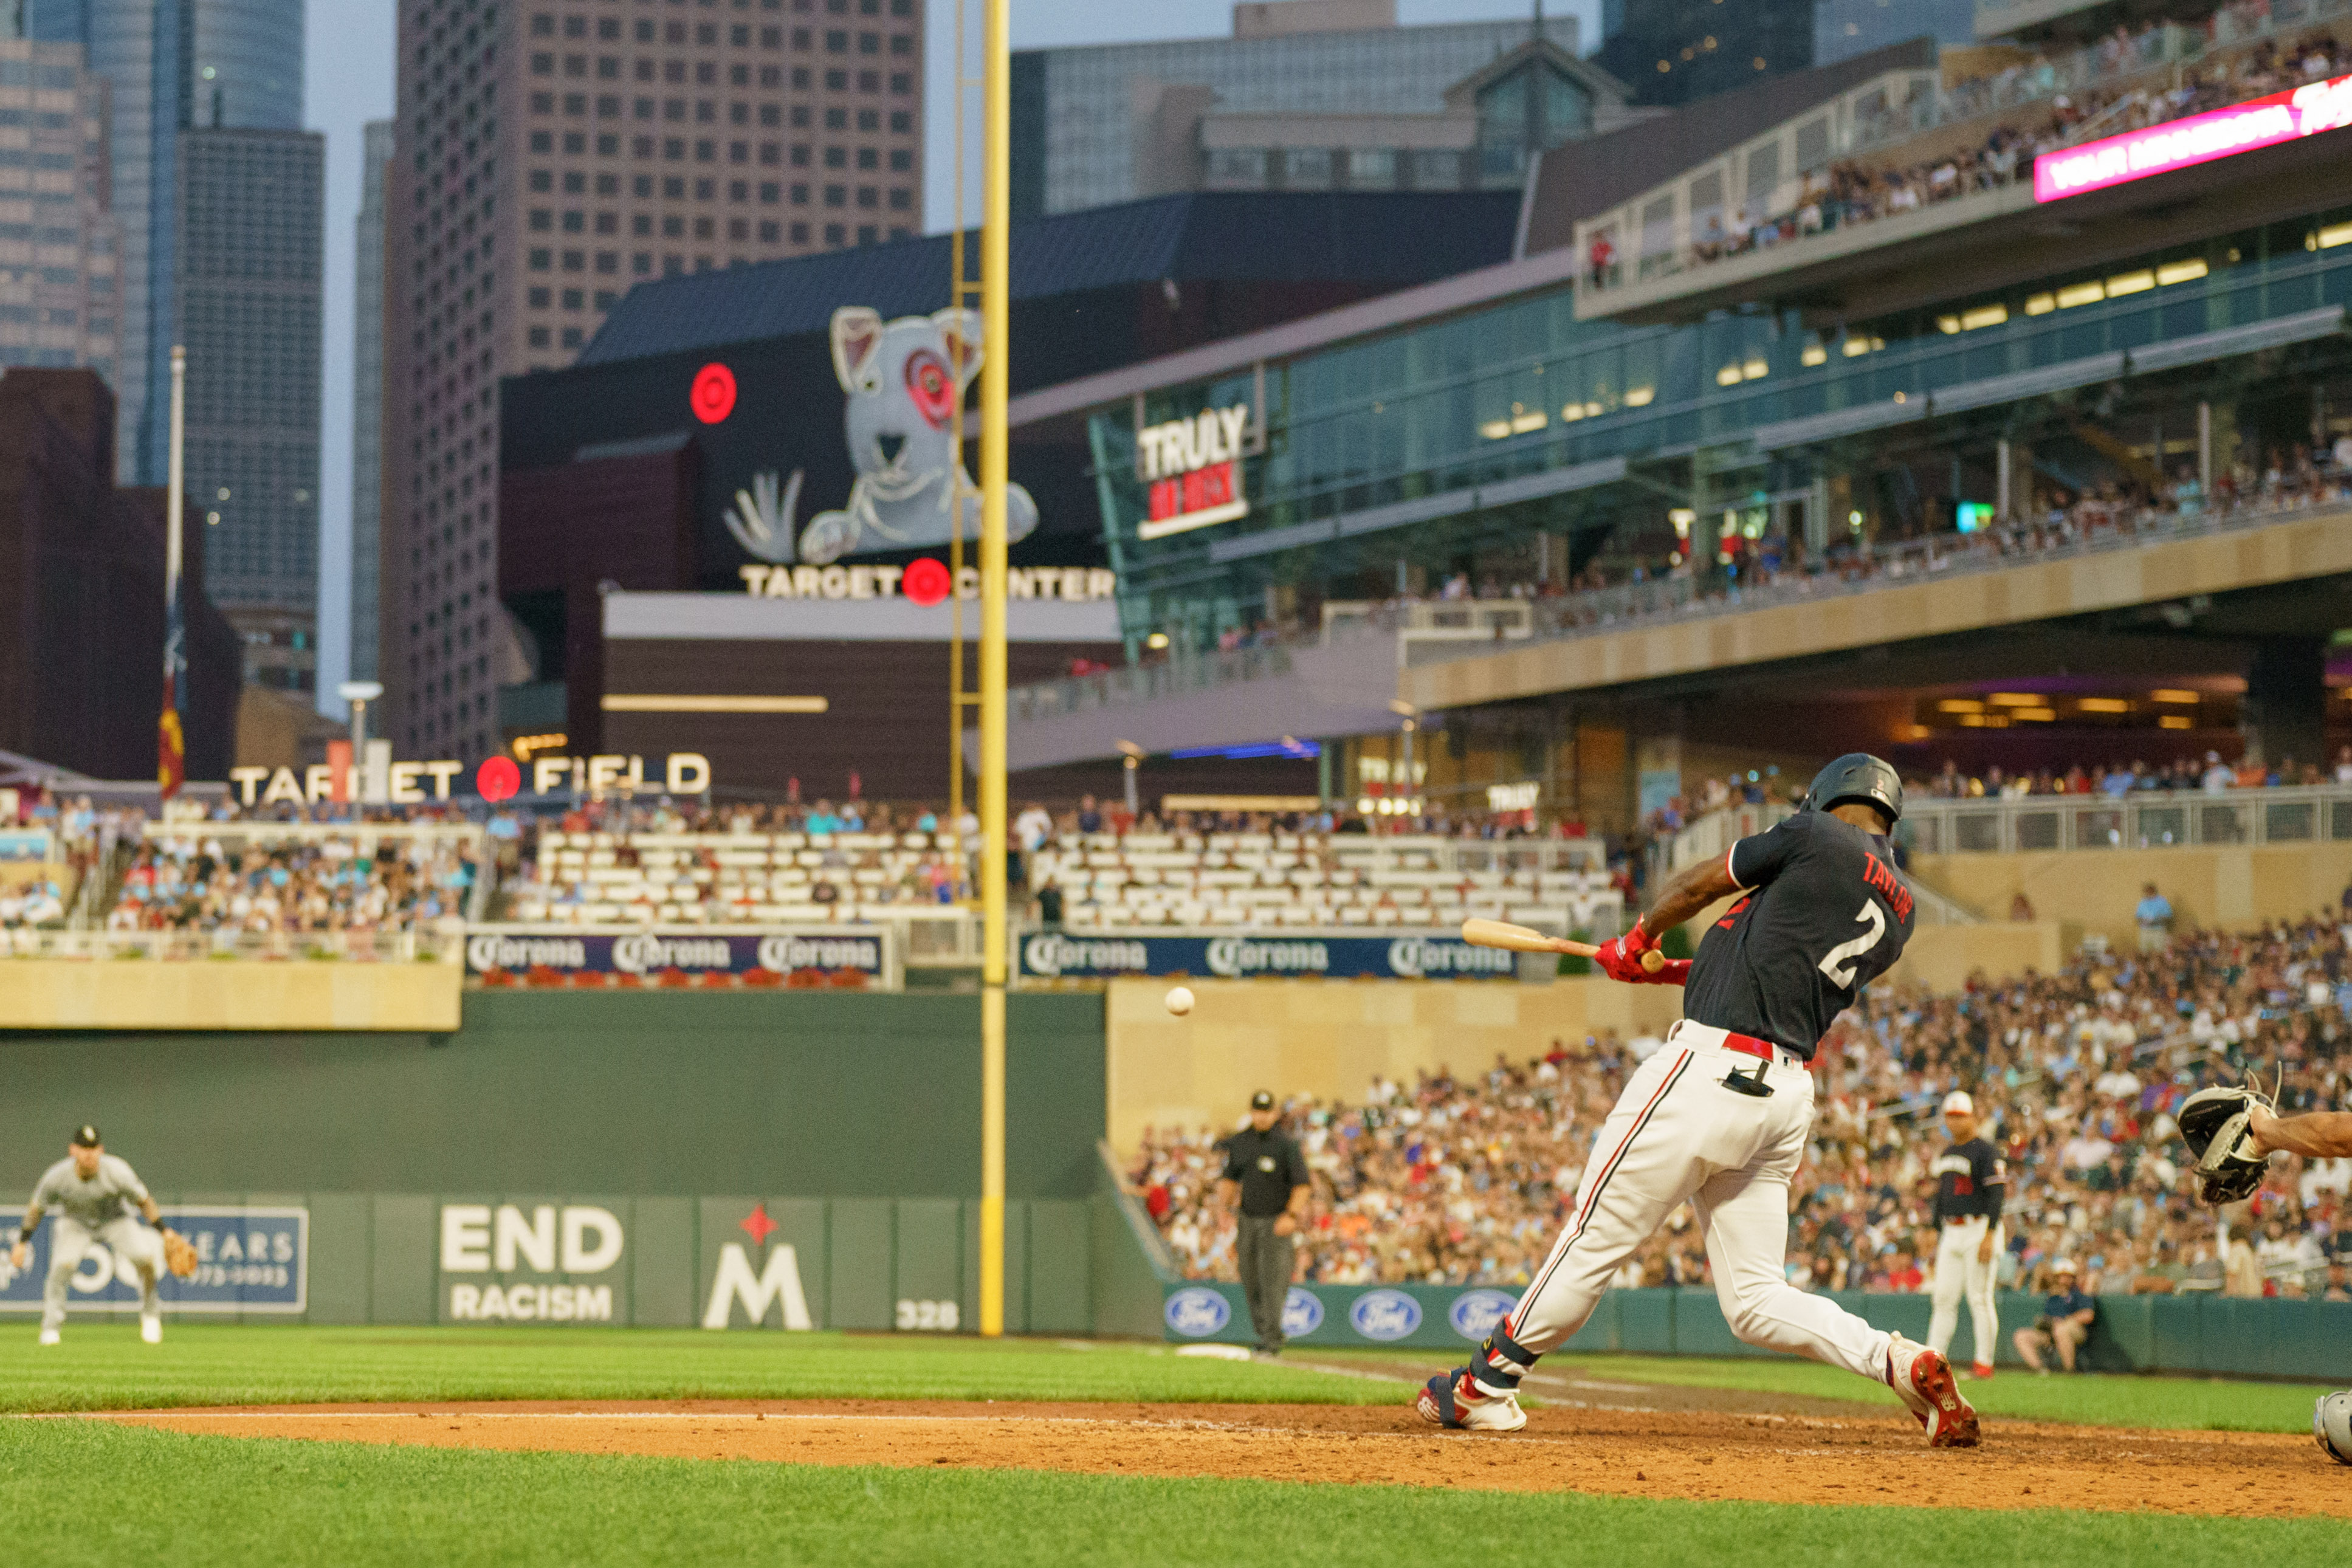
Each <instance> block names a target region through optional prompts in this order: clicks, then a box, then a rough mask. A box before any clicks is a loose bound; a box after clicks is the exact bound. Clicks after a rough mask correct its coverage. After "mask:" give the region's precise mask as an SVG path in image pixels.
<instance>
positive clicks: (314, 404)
mask: <svg viewBox="0 0 2352 1568" xmlns="http://www.w3.org/2000/svg"><path fill="white" fill-rule="evenodd" d="M178 162H179V169H180V189H179V191H178V193H177V195H176V199H175V201H174V203H173V206H174V208H175V210H176V211H177V213H178V214H179V228H178V232H177V234H176V235H175V236H174V237H173V249H174V252H175V254H176V256H177V258H178V278H177V284H178V292H177V297H176V299H175V300H174V301H173V319H174V320H175V321H177V323H178V325H179V329H180V331H179V334H178V335H179V338H180V341H181V342H183V343H184V345H185V347H186V349H187V354H188V372H187V380H188V396H187V426H186V461H187V470H186V472H187V479H186V482H187V489H188V494H189V495H190V497H191V498H192V500H194V504H195V505H196V506H197V507H198V508H200V509H202V515H203V519H204V521H205V531H206V535H207V546H208V551H209V553H210V557H211V562H212V571H211V588H212V595H213V598H214V602H215V603H216V604H218V605H220V607H221V610H222V612H223V613H224V614H225V615H226V616H228V618H229V622H230V624H231V625H232V626H236V628H237V631H238V634H239V635H240V637H242V638H243V639H244V642H245V675H246V679H247V683H248V684H251V685H257V686H265V687H268V688H271V689H276V690H281V691H298V692H306V693H307V692H309V691H310V690H312V689H314V688H315V686H316V684H317V670H318V600H319V406H320V351H321V349H322V348H323V346H324V343H323V318H324V310H325V301H324V292H325V290H324V277H325V273H324V260H323V257H324V250H325V240H326V232H325V229H326V139H325V138H324V137H323V136H320V135H319V134H317V133H316V132H307V131H227V130H218V131H216V130H212V129H209V128H207V129H200V130H193V131H190V132H186V133H185V134H184V136H183V137H182V138H181V140H180V146H179V160H178Z"/></svg>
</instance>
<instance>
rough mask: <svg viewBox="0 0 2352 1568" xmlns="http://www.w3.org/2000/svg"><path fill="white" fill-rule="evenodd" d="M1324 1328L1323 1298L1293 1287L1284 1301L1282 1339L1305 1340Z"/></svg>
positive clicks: (1312, 1292) (1309, 1291)
mask: <svg viewBox="0 0 2352 1568" xmlns="http://www.w3.org/2000/svg"><path fill="white" fill-rule="evenodd" d="M1322 1326H1323V1300H1322V1298H1321V1297H1319V1296H1318V1295H1316V1294H1315V1292H1314V1291H1312V1290H1303V1289H1299V1288H1298V1287H1297V1286H1296V1285H1293V1286H1292V1287H1291V1288H1290V1294H1289V1295H1287V1296H1285V1297H1284V1298H1283V1299H1282V1337H1283V1338H1284V1339H1286V1340H1303V1339H1305V1338H1306V1337H1307V1335H1309V1334H1311V1333H1313V1332H1314V1331H1316V1330H1318V1329H1319V1328H1321V1327H1322Z"/></svg>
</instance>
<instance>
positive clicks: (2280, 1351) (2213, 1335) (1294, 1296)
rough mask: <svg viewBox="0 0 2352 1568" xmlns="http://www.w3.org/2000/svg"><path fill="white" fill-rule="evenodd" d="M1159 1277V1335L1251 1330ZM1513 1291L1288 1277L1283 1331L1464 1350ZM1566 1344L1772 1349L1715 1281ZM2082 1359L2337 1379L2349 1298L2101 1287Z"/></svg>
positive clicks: (1853, 1307) (1199, 1337)
mask: <svg viewBox="0 0 2352 1568" xmlns="http://www.w3.org/2000/svg"><path fill="white" fill-rule="evenodd" d="M1162 1288H1163V1292H1164V1304H1163V1308H1162V1325H1161V1326H1162V1336H1163V1337H1164V1338H1165V1339H1167V1340H1168V1341H1169V1342H1171V1343H1180V1344H1181V1343H1201V1342H1211V1343H1223V1344H1247V1343H1249V1342H1250V1341H1251V1337H1252V1336H1251V1330H1250V1321H1249V1309H1248V1307H1247V1305H1246V1303H1245V1302H1244V1299H1243V1296H1242V1291H1241V1287H1240V1286H1238V1285H1223V1284H1208V1283H1204V1282H1200V1281H1190V1282H1181V1281H1175V1280H1169V1281H1164V1282H1163V1287H1162ZM1211 1299H1213V1300H1211ZM1831 1299H1832V1300H1835V1301H1836V1302H1838V1303H1839V1304H1840V1305H1841V1306H1843V1307H1844V1308H1845V1309H1846V1310H1848V1311H1851V1312H1854V1313H1858V1314H1859V1315H1860V1316H1862V1317H1863V1318H1864V1319H1866V1320H1868V1321H1870V1322H1871V1323H1872V1324H1874V1325H1875V1326H1876V1327H1878V1328H1882V1329H1888V1330H1892V1331H1895V1332H1898V1333H1902V1334H1905V1335H1907V1336H1909V1337H1910V1338H1912V1339H1915V1340H1922V1341H1924V1340H1925V1339H1926V1338H1927V1318H1928V1314H1929V1312H1930V1311H1931V1310H1933V1305H1934V1303H1933V1302H1932V1301H1931V1300H1929V1298H1928V1297H1927V1296H1926V1295H1924V1294H1911V1295H1879V1294H1865V1293H1864V1292H1862V1291H1856V1290H1844V1291H1839V1292H1837V1293H1836V1294H1835V1295H1833V1296H1832V1298H1831ZM1516 1300H1517V1291H1516V1290H1513V1289H1492V1288H1486V1287H1476V1286H1432V1285H1294V1286H1292V1287H1291V1288H1290V1300H1289V1301H1288V1303H1287V1305H1286V1311H1285V1314H1284V1316H1285V1320H1286V1322H1287V1323H1289V1324H1291V1325H1293V1326H1295V1327H1297V1329H1299V1330H1300V1331H1299V1332H1297V1333H1295V1334H1294V1335H1293V1336H1292V1342H1293V1343H1294V1344H1297V1345H1298V1346H1300V1347H1301V1348H1307V1347H1324V1348H1341V1347H1346V1348H1352V1349H1355V1350H1366V1349H1371V1348H1375V1347H1378V1346H1382V1345H1386V1346H1393V1347H1397V1348H1404V1349H1426V1350H1433V1351H1442V1352H1454V1353H1465V1354H1466V1352H1468V1351H1469V1350H1470V1348H1471V1347H1472V1346H1474V1345H1475V1344H1476V1343H1477V1342H1479V1341H1480V1340H1482V1339H1484V1338H1485V1337H1486V1334H1487V1332H1488V1331H1491V1330H1492V1328H1493V1327H1494V1324H1495V1322H1496V1319H1497V1318H1499V1317H1500V1315H1501V1314H1502V1313H1503V1312H1505V1311H1507V1310H1509V1309H1510V1307H1511V1305H1512V1304H1513V1302H1514V1301H1516ZM1215 1303H1221V1304H1222V1310H1220V1306H1219V1305H1218V1304H1215ZM2041 1310H2042V1298H2041V1297H2039V1296H2026V1295H2019V1294H2016V1293H2014V1292H2009V1293H2004V1294H2003V1295H2002V1296H2001V1297H2000V1321H2001V1333H2000V1355H1999V1358H1998V1363H1997V1364H1999V1365H2001V1366H2012V1367H2021V1366H2022V1365H2023V1364H2024V1363H2022V1362H2021V1360H2020V1358H2019V1357H2018V1354H2017V1352H2016V1350H2015V1348H2014V1347H2013V1346H2012V1345H2011V1342H2010V1333H2011V1331H2012V1330H2014V1329H2018V1328H2021V1327H2025V1326H2027V1325H2030V1324H2031V1323H2032V1321H2034V1319H2035V1318H2036V1317H2037V1316H2038V1315H2039V1314H2040V1312H2041ZM1966 1317H1967V1315H1966V1314H1965V1313H1963V1314H1962V1321H1961V1324H1960V1331H1959V1333H1958V1337H1957V1338H1955V1339H1954V1341H1953V1342H1952V1350H1953V1353H1954V1356H1955V1358H1956V1359H1957V1358H1958V1357H1961V1356H1966V1355H1969V1354H1972V1353H1974V1345H1975V1339H1974V1337H1973V1336H1974V1331H1973V1330H1972V1329H1971V1328H1970V1327H1969V1324H1968V1322H1967V1321H1966ZM1309 1324H1312V1325H1313V1326H1312V1327H1308V1325H1309ZM1567 1348H1568V1349H1570V1350H1571V1351H1580V1352H1590V1353H1594V1354H1625V1355H1686V1356H1759V1357H1760V1356H1769V1355H1774V1354H1777V1353H1778V1352H1772V1351H1764V1350H1759V1349H1757V1348H1756V1347H1755V1346H1753V1345H1748V1344H1743V1343H1741V1342H1739V1340H1738V1339H1737V1338H1735V1337H1734V1336H1733V1334H1732V1332H1731V1329H1730V1326H1729V1325H1728V1324H1727V1322H1726V1321H1724V1317H1723V1310H1722V1307H1721V1306H1720V1304H1719V1303H1718V1302H1717V1300H1716V1294H1715V1292H1714V1291H1713V1290H1709V1289H1642V1290H1612V1291H1610V1292H1608V1293H1607V1294H1606V1295H1604V1296H1602V1297H1601V1302H1600V1305H1599V1306H1598V1307H1597V1308H1596V1309H1595V1310H1594V1311H1593V1314H1592V1317H1591V1320H1590V1321H1588V1322H1586V1324H1585V1325H1584V1328H1583V1330H1582V1331H1580V1333H1578V1335H1577V1336H1576V1337H1575V1338H1574V1339H1572V1340H1570V1342H1569V1343H1568V1346H1567ZM2053 1364H2054V1363H2053ZM2083 1364H2084V1366H2086V1367H2088V1368H2089V1369H2091V1370H2094V1371H2097V1372H2114V1373H2208V1374H2220V1375H2226V1376H2238V1377H2264V1378H2288V1379H2298V1380H2310V1381H2323V1380H2324V1381H2331V1382H2341V1381H2344V1380H2345V1379H2347V1378H2352V1302H2342V1301H2288V1300H2240V1299H2235V1298H2227V1297H2221V1296H2214V1295H2211V1294H2208V1293H2200V1294H2195V1295H2187V1296H2102V1297H2100V1298H2099V1321H2098V1323H2097V1325H2096V1327H2095V1330H2094V1331H2093V1334H2092V1339H2091V1342H2090V1344H2089V1345H2088V1347H2087V1348H2086V1350H2085V1352H2084V1358H2083Z"/></svg>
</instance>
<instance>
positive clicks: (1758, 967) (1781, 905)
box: [1683, 811, 1912, 1060]
mask: <svg viewBox="0 0 2352 1568" xmlns="http://www.w3.org/2000/svg"><path fill="white" fill-rule="evenodd" d="M1726 863H1727V868H1728V869H1729V870H1730V873H1731V879H1732V880H1733V881H1734V882H1736V883H1738V885H1739V887H1740V889H1741V890H1742V891H1741V897H1740V898H1739V900H1738V902H1736V903H1734V904H1733V905H1732V906H1731V908H1730V910H1728V911H1727V912H1726V913H1725V914H1723V915H1721V916H1720V917H1718V918H1717V921H1716V922H1715V924H1714V925H1713V926H1712V927H1711V928H1709V930H1708V931H1707V933H1706V940H1705V941H1703V942H1700V943H1699V948H1698V956H1697V958H1696V961H1695V962H1694V963H1692V964H1691V972H1690V981H1689V984H1686V985H1685V986H1684V987H1683V1012H1684V1015H1685V1016H1687V1017H1689V1018H1690V1019H1691V1020H1692V1021H1693V1022H1695V1023H1700V1024H1709V1025H1712V1026H1715V1027H1716V1028H1718V1029H1729V1030H1730V1031H1732V1032H1733V1033H1734V1034H1739V1035H1752V1036H1754V1037H1757V1038H1758V1039H1764V1040H1770V1041H1771V1042H1772V1043H1773V1044H1775V1045H1779V1046H1786V1047H1788V1048H1789V1049H1790V1050H1792V1051H1794V1052H1796V1053H1797V1054H1798V1055H1799V1056H1801V1057H1803V1058H1806V1059H1807V1060H1811V1058H1812V1054H1813V1048H1814V1047H1816V1046H1818V1045H1820V1044H1821V1039H1822V1036H1823V1035H1825V1034H1827V1033H1829V1027H1830V1025H1831V1024H1832V1022H1834V1021H1835V1020H1836V1018H1837V1016H1838V1015H1839V1014H1840V1013H1843V1012H1844V1011H1845V1010H1846V1009H1847V1008H1848V1007H1851V1006H1852V1005H1853V999H1854V997H1855V996H1857V995H1859V994H1861V991H1862V988H1863V987H1864V985H1866V984H1869V983H1870V982H1871V981H1873V980H1874V979H1876V978H1877V977H1878V976H1879V975H1881V974H1883V973H1885V972H1886V969H1887V967H1888V966H1889V965H1891V964H1892V963H1894V962H1895V960H1896V959H1898V958H1900V957H1901V956H1903V944H1904V943H1905V942H1909V941H1910V940H1911V915H1912V899H1911V890H1910V889H1908V888H1906V887H1905V886H1904V885H1903V879H1902V878H1900V877H1898V876H1896V875H1895V861H1894V858H1893V855H1892V853H1891V852H1890V850H1889V847H1888V845H1887V841H1886V840H1885V838H1884V837H1880V836H1879V835H1877V834H1874V833H1864V831H1863V830H1862V829H1861V828H1859V827H1856V826H1853V824H1852V823H1850V822H1847V821H1845V820H1843V818H1841V817H1836V816H1831V815H1830V814H1829V813H1827V812H1818V811H1802V812H1799V813H1798V814H1797V815H1796V816H1791V817H1789V818H1788V819H1786V820H1785V821H1783V822H1782V823H1780V826H1777V827H1774V828H1773V829H1771V831H1769V832H1768V833H1759V834H1757V835H1755V836H1754V837H1748V838H1743V839H1741V840H1740V841H1739V842H1738V843H1737V844H1734V845H1733V846H1732V847H1731V853H1730V854H1729V856H1728V857H1727V862H1726Z"/></svg>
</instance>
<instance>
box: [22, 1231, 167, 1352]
mask: <svg viewBox="0 0 2352 1568" xmlns="http://www.w3.org/2000/svg"><path fill="white" fill-rule="evenodd" d="M92 1241H98V1242H102V1243H104V1244H105V1245H106V1247H107V1248H108V1249H109V1250H110V1251H111V1252H112V1253H113V1254H114V1256H115V1257H117V1258H129V1259H130V1260H131V1268H133V1269H134V1270H135V1271H136V1272H137V1273H138V1276H139V1315H140V1316H141V1317H152V1315H153V1314H154V1313H155V1312H156V1311H157V1310H159V1309H158V1307H157V1305H156V1301H155V1278H156V1276H157V1275H159V1274H161V1273H163V1233H162V1232H161V1231H158V1230H154V1229H152V1228H150V1227H149V1226H143V1225H141V1224H140V1223H139V1222H138V1221H137V1220H135V1219H132V1218H131V1216H130V1215H118V1216H117V1217H115V1218H113V1219H110V1220H108V1221H107V1222H106V1223H105V1224H104V1225H102V1226H99V1227H98V1234H97V1235H96V1236H92V1235H91V1234H90V1233H89V1231H88V1230H86V1229H84V1228H83V1227H82V1224H81V1222H80V1221H79V1220H74V1219H68V1218H67V1217H66V1216H65V1215H58V1216H57V1217H56V1219H55V1221H54V1222H53V1228H52V1229H51V1231H50V1233H49V1273H48V1278H47V1279H45V1280H43V1281H42V1283H41V1327H42V1328H43V1329H44V1330H47V1329H54V1328H57V1327H58V1326H59V1325H61V1324H62V1323H64V1321H66V1289H67V1287H68V1285H69V1284H70V1283H71V1282H72V1280H73V1276H74V1270H75V1269H77V1268H80V1267H81V1260H82V1258H83V1256H84V1255H85V1254H86V1253H88V1252H89V1246H90V1243H91V1242H92Z"/></svg>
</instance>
